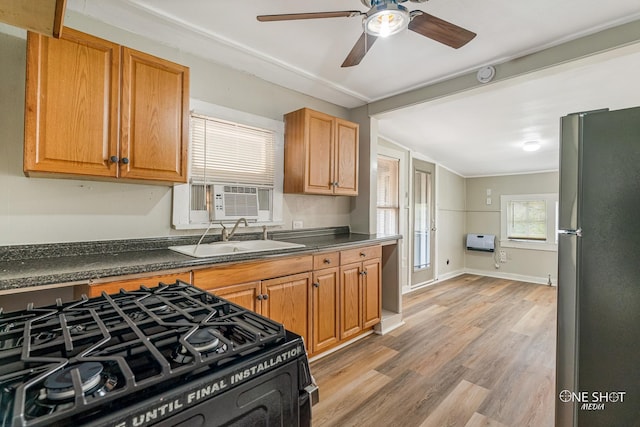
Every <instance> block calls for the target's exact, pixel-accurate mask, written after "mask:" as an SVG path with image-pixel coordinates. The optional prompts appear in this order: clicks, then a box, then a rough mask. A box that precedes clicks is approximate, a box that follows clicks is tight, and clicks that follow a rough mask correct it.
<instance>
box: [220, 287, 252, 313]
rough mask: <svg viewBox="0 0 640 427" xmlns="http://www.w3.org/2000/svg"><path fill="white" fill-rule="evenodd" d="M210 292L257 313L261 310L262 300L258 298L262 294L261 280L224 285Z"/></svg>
mask: <svg viewBox="0 0 640 427" xmlns="http://www.w3.org/2000/svg"><path fill="white" fill-rule="evenodd" d="M209 292H211V293H212V294H214V295H217V296H219V297H220V298H224V299H226V300H228V301H231V302H233V303H235V304H238V305H239V306H242V307H244V308H248V309H249V310H252V311H255V312H256V313H260V312H261V305H260V300H259V299H258V295H260V282H249V283H241V284H238V285H230V286H222V287H219V288H215V289H210V290H209Z"/></svg>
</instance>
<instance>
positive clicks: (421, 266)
mask: <svg viewBox="0 0 640 427" xmlns="http://www.w3.org/2000/svg"><path fill="white" fill-rule="evenodd" d="M412 172H413V174H412V175H413V182H412V187H413V203H412V204H411V210H412V212H411V213H412V215H411V216H412V218H413V221H412V224H411V227H412V230H411V237H412V245H411V247H412V256H411V260H412V262H411V266H412V267H411V286H412V287H413V286H419V285H421V284H424V283H427V282H430V281H432V280H433V279H434V270H433V265H434V262H433V256H434V253H435V231H436V222H435V203H434V201H435V165H434V164H433V163H428V162H424V161H422V160H416V159H414V160H413V171H412Z"/></svg>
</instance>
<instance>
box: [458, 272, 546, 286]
mask: <svg viewBox="0 0 640 427" xmlns="http://www.w3.org/2000/svg"><path fill="white" fill-rule="evenodd" d="M465 273H468V274H476V275H478V276H487V277H495V278H496V279H507V280H517V281H520V282H529V283H538V284H541V285H548V284H549V278H548V277H538V276H526V275H523V274H514V273H503V272H500V271H487V270H475V269H472V268H468V269H466V270H465ZM557 283H558V280H557V279H556V278H555V277H552V278H551V285H552V286H556V285H557Z"/></svg>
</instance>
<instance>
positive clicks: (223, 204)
mask: <svg viewBox="0 0 640 427" xmlns="http://www.w3.org/2000/svg"><path fill="white" fill-rule="evenodd" d="M258 193H259V191H258V187H250V186H242V185H227V184H214V185H213V194H212V207H213V209H212V210H211V220H212V221H225V220H237V219H238V218H245V219H247V220H257V219H258Z"/></svg>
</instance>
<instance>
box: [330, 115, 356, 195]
mask: <svg viewBox="0 0 640 427" xmlns="http://www.w3.org/2000/svg"><path fill="white" fill-rule="evenodd" d="M358 130H359V127H358V125H357V124H355V123H351V122H348V121H346V120H342V119H336V136H335V172H334V173H335V180H336V181H335V182H336V186H335V189H334V193H335V194H340V195H344V196H357V195H358V164H359V161H358Z"/></svg>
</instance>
